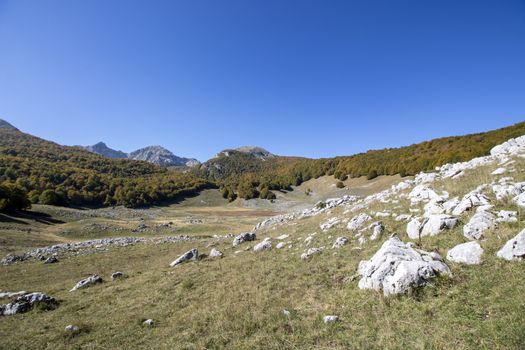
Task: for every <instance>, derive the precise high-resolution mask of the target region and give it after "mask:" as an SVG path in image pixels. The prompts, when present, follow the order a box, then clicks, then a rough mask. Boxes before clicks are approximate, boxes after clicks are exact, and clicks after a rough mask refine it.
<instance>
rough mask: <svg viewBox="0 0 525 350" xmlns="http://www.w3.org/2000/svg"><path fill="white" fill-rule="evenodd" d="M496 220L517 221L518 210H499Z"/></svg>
mask: <svg viewBox="0 0 525 350" xmlns="http://www.w3.org/2000/svg"><path fill="white" fill-rule="evenodd" d="M496 221H497V222H518V212H516V211H511V210H500V211H499V212H498V218H497V219H496Z"/></svg>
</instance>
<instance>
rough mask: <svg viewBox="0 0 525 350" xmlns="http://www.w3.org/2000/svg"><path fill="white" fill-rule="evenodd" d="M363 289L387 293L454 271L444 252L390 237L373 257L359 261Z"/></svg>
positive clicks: (360, 282) (394, 292)
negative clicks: (444, 258)
mask: <svg viewBox="0 0 525 350" xmlns="http://www.w3.org/2000/svg"><path fill="white" fill-rule="evenodd" d="M358 274H359V275H360V276H361V280H360V281H359V284H358V286H359V288H360V289H374V290H377V291H381V290H382V291H383V294H384V295H385V296H389V295H393V294H399V293H404V292H406V291H408V290H410V289H411V288H414V287H419V286H424V285H426V284H427V283H428V282H429V281H430V280H431V279H433V278H435V277H436V276H438V275H448V276H450V275H451V272H450V269H449V268H448V266H447V265H446V264H445V263H444V262H443V259H442V258H441V256H440V255H439V254H437V253H434V252H430V253H429V252H425V251H421V250H416V249H414V248H412V245H411V244H405V243H403V242H402V241H401V240H400V239H399V238H397V237H392V238H390V239H389V240H387V241H386V242H385V243H383V245H382V246H381V248H380V249H379V250H378V251H377V252H376V253H375V254H374V256H372V258H371V259H370V260H363V261H361V262H360V263H359V267H358Z"/></svg>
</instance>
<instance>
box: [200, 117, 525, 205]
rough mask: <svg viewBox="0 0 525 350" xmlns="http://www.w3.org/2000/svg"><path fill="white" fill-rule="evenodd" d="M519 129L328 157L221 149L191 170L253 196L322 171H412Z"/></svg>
mask: <svg viewBox="0 0 525 350" xmlns="http://www.w3.org/2000/svg"><path fill="white" fill-rule="evenodd" d="M521 135H525V122H522V123H519V124H516V125H512V126H509V127H506V128H502V129H498V130H493V131H489V132H485V133H479V134H472V135H465V136H454V137H444V138H439V139H435V140H431V141H426V142H422V143H419V144H414V145H410V146H407V147H401V148H388V149H383V150H373V151H368V152H366V153H361V154H356V155H353V156H348V157H336V158H330V159H306V158H298V157H275V158H267V159H264V160H261V159H258V158H255V157H253V156H250V155H249V154H245V153H242V152H235V151H232V152H230V155H229V156H225V155H220V156H219V157H217V158H214V159H212V160H210V161H208V162H206V163H205V164H204V165H203V166H201V167H200V168H197V169H194V170H193V171H194V173H195V174H197V175H199V176H202V177H205V178H207V179H209V180H210V181H215V182H217V183H219V184H220V185H221V186H227V187H228V188H229V189H230V190H231V191H234V192H235V193H236V194H237V195H239V197H243V198H255V197H257V191H258V188H260V184H265V185H266V186H267V187H268V189H269V190H274V191H275V190H291V189H292V186H297V185H300V184H301V183H302V182H304V181H308V180H310V179H314V178H318V177H320V176H323V175H334V177H335V178H336V179H338V180H340V181H345V180H346V179H347V178H348V176H350V177H359V176H366V177H367V178H368V179H372V178H375V177H376V176H379V175H395V174H400V175H401V176H407V175H415V174H416V173H418V172H420V171H429V170H433V169H434V168H435V167H437V166H441V165H443V164H445V163H452V162H460V161H467V160H470V159H472V158H474V157H479V156H483V155H487V154H488V153H489V151H490V149H491V148H492V147H494V146H496V145H498V144H500V143H503V142H504V141H506V140H508V139H509V138H514V137H518V136H521ZM247 178H249V180H246V179H247ZM265 193H266V191H265V192H264V193H263V194H265ZM259 196H260V193H259Z"/></svg>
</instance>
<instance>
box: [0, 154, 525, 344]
mask: <svg viewBox="0 0 525 350" xmlns="http://www.w3.org/2000/svg"><path fill="white" fill-rule="evenodd" d="M494 167H495V165H494V166H489V167H486V168H483V169H477V170H476V171H472V172H468V173H467V175H466V176H465V177H463V178H461V179H460V180H456V181H453V180H447V181H444V182H440V183H437V184H436V185H435V187H436V188H437V189H438V190H448V191H450V192H451V195H463V194H464V193H466V192H468V191H470V190H472V189H473V188H475V187H476V186H477V185H479V184H482V183H488V182H491V181H492V180H493V179H497V178H499V177H501V176H497V177H494V176H491V175H490V171H491V170H493V169H494ZM514 167H515V168H516V169H517V171H516V172H515V173H513V174H512V175H513V176H514V177H515V178H516V180H520V181H523V180H525V172H524V171H523V170H524V169H525V160H523V159H521V158H517V159H516V164H515V165H514ZM503 176H504V175H503ZM487 194H489V195H490V196H492V194H491V193H490V192H487ZM492 199H493V200H494V198H492ZM191 209H192V207H186V208H185V209H184V210H191ZM387 209H392V210H393V211H394V212H395V213H406V212H408V203H407V202H406V200H401V201H400V202H399V204H396V205H394V206H392V205H391V204H383V203H376V204H374V205H373V206H372V207H371V208H370V209H369V211H384V210H387ZM497 209H512V210H516V209H517V207H516V206H515V205H514V204H512V203H510V202H502V203H498V206H497ZM353 215H355V214H346V215H345V214H343V209H342V208H337V209H335V210H333V211H332V213H330V214H329V215H325V214H323V215H320V216H318V217H313V218H308V219H303V220H299V221H297V222H295V223H293V224H291V225H290V224H288V225H281V226H277V227H274V228H270V229H268V230H267V231H266V232H260V233H259V241H260V240H261V239H262V238H264V237H266V236H270V237H276V236H278V235H280V234H283V233H288V234H290V235H291V238H290V240H291V241H292V242H293V247H292V248H291V249H288V248H287V249H285V250H276V249H274V250H272V251H270V252H265V253H259V254H256V253H253V252H251V251H244V250H245V249H249V248H251V247H252V246H253V244H246V245H243V246H240V247H238V248H236V249H239V250H242V251H241V252H240V253H238V254H235V253H234V251H235V249H233V248H232V247H231V246H230V244H231V240H230V239H228V240H224V241H222V240H219V241H217V240H213V239H203V240H201V241H198V242H185V243H180V244H174V245H159V246H147V245H137V246H133V247H127V248H112V249H110V250H109V251H108V252H105V253H99V254H94V255H89V256H81V257H74V258H64V259H62V261H61V262H60V263H58V264H55V265H44V264H42V263H41V262H34V261H31V262H26V263H20V264H15V265H12V266H8V267H0V281H1V282H0V289H1V290H9V291H16V290H22V289H24V290H28V289H29V290H40V291H44V292H47V293H49V294H51V295H53V296H56V297H57V298H58V299H59V300H60V301H61V305H60V306H59V308H58V309H56V310H53V311H48V312H43V311H31V312H29V313H27V314H22V315H16V316H11V317H4V318H0V334H1V335H2V337H0V348H5V349H14V348H29V349H71V348H88V349H89V348H111V349H125V348H159V349H173V348H177V349H203V348H208V349H219V348H228V349H247V348H256V349H276V348H279V349H304V348H315V349H334V348H336V349H351V348H385V349H407V348H416V349H417V348H420V349H428V348H434V349H480V348H486V349H521V348H523V343H524V341H525V333H524V332H523V330H524V329H525V312H524V311H525V283H524V277H523V276H525V263H523V262H513V263H510V262H506V261H503V260H500V259H497V258H496V257H495V252H496V251H497V250H498V249H499V248H500V247H501V246H502V245H503V244H504V242H505V241H506V240H507V239H509V238H511V237H513V236H514V235H515V234H516V233H517V232H518V231H519V230H521V229H522V228H523V221H522V220H523V219H524V218H525V217H524V216H523V215H522V216H521V218H520V219H521V220H520V222H519V223H510V224H509V223H508V224H502V225H500V227H499V228H498V229H497V230H494V231H493V232H490V233H489V234H488V235H487V239H486V240H484V241H482V242H481V245H482V246H483V248H484V249H485V254H484V256H483V263H482V264H481V265H480V266H461V265H456V264H450V267H451V269H452V271H453V274H454V276H453V278H451V279H447V278H442V279H437V280H435V281H434V282H433V283H432V284H431V285H429V286H427V287H425V288H422V289H418V290H415V291H413V292H412V293H410V294H409V295H404V296H399V297H394V298H384V297H383V296H382V295H381V294H380V293H376V292H373V291H363V290H359V289H358V288H357V281H358V279H357V278H353V276H355V272H356V268H357V265H358V263H359V261H361V260H363V259H368V258H370V257H371V256H372V254H373V253H374V252H375V251H377V249H378V248H379V246H380V245H381V243H382V241H384V239H386V237H388V235H389V234H390V233H393V232H396V233H398V234H399V235H400V237H401V238H402V239H403V240H404V241H406V240H408V237H407V236H406V234H405V233H404V232H405V227H406V223H401V222H395V221H394V220H393V219H392V218H382V219H381V220H382V221H383V222H384V224H385V226H386V228H387V232H386V233H385V235H384V236H383V239H382V240H381V241H378V242H368V243H367V244H366V245H365V246H364V247H363V248H362V249H355V248H354V247H357V246H358V244H357V240H356V238H354V237H353V236H352V235H351V233H349V232H348V231H347V230H346V229H345V228H344V227H335V228H333V229H331V230H330V231H328V232H326V233H322V232H321V231H320V230H319V229H318V225H319V223H320V222H324V221H325V220H326V219H327V218H328V217H331V216H341V217H352V216H353ZM470 215H472V214H468V215H466V216H464V217H462V220H461V221H462V222H461V224H460V225H459V226H458V227H457V228H455V229H454V230H452V231H449V232H444V233H442V234H440V235H438V236H435V237H425V238H424V239H423V240H422V246H421V248H423V249H425V250H429V251H432V250H435V251H437V252H439V253H440V254H442V255H443V256H444V255H446V251H447V249H449V248H451V247H453V246H454V245H456V244H459V243H462V242H464V241H465V239H464V238H463V236H462V227H463V224H464V223H465V222H467V221H468V219H469V217H470ZM223 220H227V218H226V217H225V218H223ZM234 222H235V219H234V221H230V222H229V224H230V225H231V226H232V228H233V229H237V227H235V226H234V224H233V223H234ZM314 232H318V233H317V234H316V235H315V239H314V242H313V244H312V245H313V246H326V247H329V246H330V245H331V243H332V242H333V241H334V240H335V238H336V237H338V236H341V235H346V236H348V237H349V238H350V239H351V243H350V244H349V245H347V246H345V247H343V248H342V249H340V250H338V251H332V250H330V249H328V250H326V251H324V252H323V253H322V254H320V255H318V256H313V258H312V259H311V260H310V261H301V260H300V259H299V255H300V254H301V253H302V252H303V250H304V249H305V248H306V247H304V246H302V242H303V240H304V238H305V237H306V236H308V235H310V234H312V233H314ZM210 233H211V232H210ZM211 246H217V247H218V248H219V249H221V250H222V251H223V252H224V253H225V254H226V257H225V258H223V259H221V260H215V261H213V260H203V261H199V262H192V263H187V264H184V265H181V266H179V267H177V268H169V267H168V264H169V263H170V262H171V261H172V260H173V259H174V258H176V257H177V256H178V255H179V254H181V253H183V252H184V251H186V250H188V249H190V248H193V247H197V248H199V250H200V251H201V252H204V253H207V252H208V251H209V249H210V248H211ZM116 270H121V271H124V272H125V273H127V274H128V275H129V278H127V279H125V280H122V281H116V282H112V281H110V280H109V276H110V274H111V272H113V271H116ZM93 273H98V274H100V275H102V276H103V277H104V278H105V279H106V282H105V283H104V284H102V285H98V286H94V287H91V288H88V289H85V290H80V291H78V292H75V293H69V292H68V290H69V289H70V288H71V287H72V286H73V285H74V284H75V283H76V282H77V281H78V280H79V279H81V278H83V277H85V276H87V275H89V274H93ZM50 276H52V278H49V277H50ZM283 309H287V310H289V311H291V313H292V315H291V317H289V318H288V317H286V316H285V315H283V313H282V310H283ZM328 314H334V315H338V316H339V317H340V319H341V321H340V322H338V323H336V324H332V325H325V324H323V323H322V317H323V316H324V315H328ZM146 318H153V319H155V320H156V321H157V322H158V323H157V326H156V327H153V328H148V327H144V326H142V325H141V321H142V320H143V319H146ZM67 324H76V325H79V326H80V328H81V332H80V333H79V334H77V335H74V336H72V335H70V334H67V333H66V332H65V331H64V327H65V326H66V325H67ZM20 329H24V332H20V331H19V330H20Z"/></svg>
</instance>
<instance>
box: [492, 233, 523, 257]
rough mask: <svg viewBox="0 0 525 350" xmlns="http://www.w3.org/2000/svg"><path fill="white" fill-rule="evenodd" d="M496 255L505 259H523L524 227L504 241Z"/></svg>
mask: <svg viewBox="0 0 525 350" xmlns="http://www.w3.org/2000/svg"><path fill="white" fill-rule="evenodd" d="M496 255H497V256H498V257H500V258H502V259H505V260H509V261H511V260H524V259H525V229H524V230H522V231H521V232H520V233H518V234H517V235H516V236H515V237H514V238H512V239H510V240H508V241H507V243H505V245H504V246H503V248H501V249H500V250H499V251H498V252H497V253H496Z"/></svg>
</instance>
